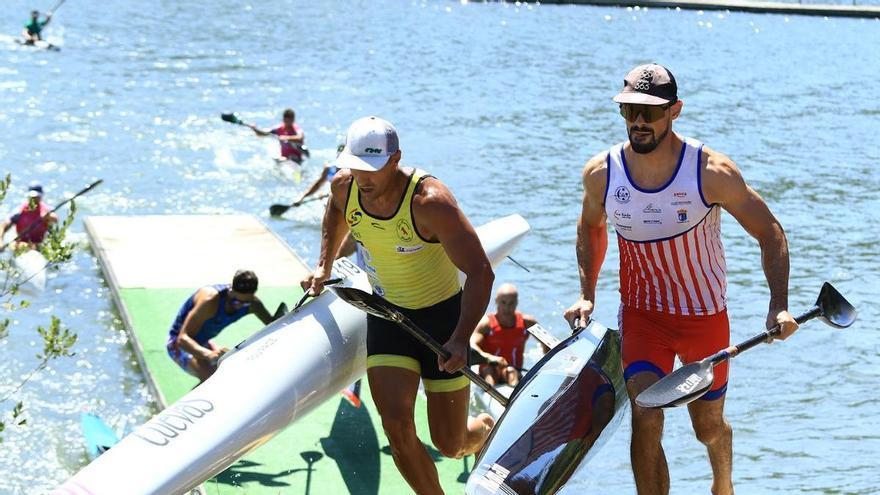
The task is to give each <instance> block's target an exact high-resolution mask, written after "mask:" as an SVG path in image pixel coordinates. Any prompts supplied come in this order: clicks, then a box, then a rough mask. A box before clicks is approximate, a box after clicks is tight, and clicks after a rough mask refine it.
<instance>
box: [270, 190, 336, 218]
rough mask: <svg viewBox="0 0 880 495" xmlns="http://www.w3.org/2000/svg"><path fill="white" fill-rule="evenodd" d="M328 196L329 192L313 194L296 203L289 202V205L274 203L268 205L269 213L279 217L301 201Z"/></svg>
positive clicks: (305, 201)
mask: <svg viewBox="0 0 880 495" xmlns="http://www.w3.org/2000/svg"><path fill="white" fill-rule="evenodd" d="M329 196H330V195H329V194H321V195H319V196H313V197H311V198H308V199H304V200H302V201H300V202H299V204H297V203H296V202H293V203H290V204H289V205H282V204H278V203H276V204H274V205H271V206H269V214H270V215H272V216H273V217H280V216H281V215H283V214H284V213H285V212H286V211H287V210H289V209H291V208H292V207H295V206H299V205H301V204H303V203H308V202H310V201H318V200H321V199H324V198H326V197H329Z"/></svg>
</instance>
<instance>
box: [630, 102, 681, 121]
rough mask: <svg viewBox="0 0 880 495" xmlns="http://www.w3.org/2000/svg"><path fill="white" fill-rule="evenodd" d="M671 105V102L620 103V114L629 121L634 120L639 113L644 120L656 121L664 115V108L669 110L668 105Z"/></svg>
mask: <svg viewBox="0 0 880 495" xmlns="http://www.w3.org/2000/svg"><path fill="white" fill-rule="evenodd" d="M670 106H672V104H671V103H667V104H666V105H641V104H636V103H621V104H620V115H622V116H623V118H625V119H626V120H628V121H630V122H635V120H636V119H637V118H638V117H639V115H640V114H641V116H642V119H644V121H645V122H647V123H651V122H657V121H658V120H660V119H662V118H663V116H664V115H666V110H669V107H670Z"/></svg>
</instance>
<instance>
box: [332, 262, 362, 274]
mask: <svg viewBox="0 0 880 495" xmlns="http://www.w3.org/2000/svg"><path fill="white" fill-rule="evenodd" d="M333 273H335V274H336V275H337V276H338V277H339V278H344V279H349V278H354V277H356V276H358V275H360V274H362V273H363V271H361V269H360V268H358V266H357V265H355V264H354V263H352V262H351V260H350V259H348V258H339V259H338V260H336V261H334V262H333Z"/></svg>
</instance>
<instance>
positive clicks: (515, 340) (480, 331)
mask: <svg viewBox="0 0 880 495" xmlns="http://www.w3.org/2000/svg"><path fill="white" fill-rule="evenodd" d="M518 299H519V295H518V294H517V291H516V286H514V285H513V284H504V285H502V286H501V287H499V288H498V292H497V293H496V294H495V306H496V308H497V309H498V310H497V311H496V312H495V313H489V314H487V315H486V316H484V317H483V319H482V320H480V323H479V324H478V325H477V328H476V331H475V332H474V333H473V335H472V336H471V347H472V348H474V349H475V350H476V351H477V352H478V353H480V354H481V355H482V356H483V357H484V358H486V361H487V363H486V364H483V365H480V376H482V377H483V378H485V379H486V381H487V382H489V383H491V384H492V385H496V384H498V385H500V384H507V385H510V386H511V387H515V386H516V384H517V383H519V379H520V374H521V372H522V368H523V349H524V348H525V346H526V339H528V338H529V332H527V331H526V329H527V328H529V327H531V326H532V325H535V324H537V323H538V320H536V319H535V317H534V316H532V315H527V314H523V313H520V312H519V311H517V310H516V306H517V303H518ZM542 347H543V345H542ZM543 350H544V352H545V353H546V352H547V348H546V347H544V348H543Z"/></svg>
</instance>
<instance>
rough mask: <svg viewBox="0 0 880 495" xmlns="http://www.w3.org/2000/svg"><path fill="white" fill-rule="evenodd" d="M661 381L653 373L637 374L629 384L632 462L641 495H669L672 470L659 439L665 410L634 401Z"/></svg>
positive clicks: (627, 383)
mask: <svg viewBox="0 0 880 495" xmlns="http://www.w3.org/2000/svg"><path fill="white" fill-rule="evenodd" d="M659 379H660V378H659V377H658V376H657V375H655V374H654V373H651V372H643V373H637V374H635V375H634V376H632V377H630V379H629V380H627V382H626V390H627V392H628V393H629V398H630V406H632V441H631V442H630V460H631V462H632V469H633V476H634V477H635V481H636V491H637V492H638V494H639V495H668V494H669V467H668V466H667V465H666V454H665V453H664V452H663V445H661V443H660V439H661V438H662V436H663V410H662V409H648V408H645V407H639V406H638V405H636V403H635V398H636V396H638V395H639V394H640V393H641V392H642V391H643V390H645V389H646V388H648V387H650V386H651V385H652V384H654V383H655V382H657V380H659Z"/></svg>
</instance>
